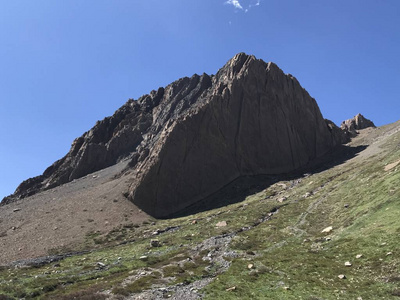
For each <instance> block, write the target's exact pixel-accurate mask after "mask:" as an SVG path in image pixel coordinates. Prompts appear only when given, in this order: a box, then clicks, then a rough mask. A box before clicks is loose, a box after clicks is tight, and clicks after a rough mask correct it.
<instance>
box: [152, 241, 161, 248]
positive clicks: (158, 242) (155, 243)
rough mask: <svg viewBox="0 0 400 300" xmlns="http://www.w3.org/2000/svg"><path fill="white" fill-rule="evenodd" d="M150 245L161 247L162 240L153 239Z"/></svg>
mask: <svg viewBox="0 0 400 300" xmlns="http://www.w3.org/2000/svg"><path fill="white" fill-rule="evenodd" d="M150 245H151V246H152V247H161V242H160V241H159V240H151V241H150Z"/></svg>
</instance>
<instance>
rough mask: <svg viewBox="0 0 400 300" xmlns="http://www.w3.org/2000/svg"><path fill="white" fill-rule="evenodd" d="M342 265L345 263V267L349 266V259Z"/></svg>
mask: <svg viewBox="0 0 400 300" xmlns="http://www.w3.org/2000/svg"><path fill="white" fill-rule="evenodd" d="M344 265H345V266H346V267H351V266H352V264H351V262H349V261H346V262H345V263H344Z"/></svg>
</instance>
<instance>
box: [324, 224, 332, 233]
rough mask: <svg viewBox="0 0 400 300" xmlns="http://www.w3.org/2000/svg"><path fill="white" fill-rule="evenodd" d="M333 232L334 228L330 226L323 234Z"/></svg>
mask: <svg viewBox="0 0 400 300" xmlns="http://www.w3.org/2000/svg"><path fill="white" fill-rule="evenodd" d="M332 230H333V227H332V226H329V227H326V228H325V229H324V230H322V231H321V233H330V232H332Z"/></svg>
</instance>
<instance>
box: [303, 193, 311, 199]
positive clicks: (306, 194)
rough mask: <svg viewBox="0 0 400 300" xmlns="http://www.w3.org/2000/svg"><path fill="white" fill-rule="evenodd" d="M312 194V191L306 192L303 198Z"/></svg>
mask: <svg viewBox="0 0 400 300" xmlns="http://www.w3.org/2000/svg"><path fill="white" fill-rule="evenodd" d="M311 195H312V194H311V193H310V192H307V193H305V194H304V196H303V198H308V197H310V196H311Z"/></svg>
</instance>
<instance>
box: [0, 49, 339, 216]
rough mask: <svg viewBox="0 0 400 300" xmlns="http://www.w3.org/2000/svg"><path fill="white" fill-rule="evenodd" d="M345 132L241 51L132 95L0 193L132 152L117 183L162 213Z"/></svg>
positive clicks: (46, 182) (286, 162)
mask: <svg viewBox="0 0 400 300" xmlns="http://www.w3.org/2000/svg"><path fill="white" fill-rule="evenodd" d="M345 139H346V137H345V136H344V135H343V133H342V131H341V130H339V128H338V127H337V126H336V125H334V124H333V123H332V122H330V121H328V120H324V119H323V117H322V115H321V112H320V110H319V108H318V105H317V103H316V102H315V100H314V99H313V98H311V97H310V95H309V94H308V93H307V92H306V91H305V90H304V89H303V88H302V87H301V86H300V84H299V82H298V81H297V80H296V78H294V77H293V76H292V75H286V74H284V73H283V72H282V70H280V69H279V68H278V67H277V66H276V65H275V64H273V63H265V62H263V61H262V60H258V59H256V58H255V57H254V56H248V55H246V54H244V53H240V54H238V55H236V56H235V57H234V58H232V59H231V60H230V61H229V62H228V63H227V64H226V65H225V66H224V67H223V68H222V69H220V70H219V71H218V73H217V74H216V75H215V76H209V75H207V74H203V75H201V76H199V75H194V76H192V77H191V78H187V77H186V78H182V79H179V80H178V81H176V82H174V83H172V84H170V85H168V86H167V87H165V88H160V89H158V90H157V91H152V92H151V93H150V94H149V95H145V96H143V97H141V98H140V99H139V100H137V101H134V100H129V101H128V102H127V103H126V104H125V105H124V106H122V107H121V108H120V109H119V110H117V111H116V112H115V114H114V115H113V116H112V117H109V118H106V119H104V120H103V121H100V122H98V123H97V124H96V125H95V126H94V127H93V128H92V129H91V130H90V131H88V132H86V133H85V134H83V135H82V136H81V137H80V138H78V139H76V140H75V141H74V142H73V144H72V147H71V150H70V151H69V153H68V154H67V155H66V156H65V157H64V158H62V159H61V160H59V161H57V162H55V163H54V164H53V165H52V166H50V167H49V168H48V169H47V170H46V171H45V172H44V174H43V175H41V176H38V177H35V178H32V179H28V180H27V181H25V182H23V183H22V184H21V185H20V186H19V187H18V188H17V190H16V192H15V193H14V194H13V195H11V196H10V197H8V198H6V199H5V201H3V203H7V202H8V201H12V200H14V199H18V198H23V197H26V196H28V195H31V194H34V193H37V192H38V191H41V190H44V189H49V188H52V187H55V186H57V185H60V184H63V183H66V182H69V181H71V180H73V179H76V178H79V177H82V176H84V175H86V174H89V173H91V172H94V171H96V170H99V169H102V168H105V167H107V166H110V165H112V164H115V163H117V162H118V161H119V160H121V159H123V158H126V157H128V158H129V159H130V163H129V172H130V173H131V174H134V176H133V177H134V178H135V179H134V180H133V181H132V183H131V186H130V188H129V191H121V192H127V194H129V197H130V199H131V200H132V201H133V202H134V203H136V204H137V205H138V206H139V207H141V208H142V209H143V210H144V211H146V212H148V213H149V214H151V215H153V216H156V217H165V216H168V215H169V214H172V213H174V212H177V211H179V210H181V209H183V208H185V207H187V206H189V205H191V204H194V203H196V202H197V201H200V200H202V199H204V198H205V197H207V196H209V195H210V194H213V193H215V192H216V191H218V190H219V189H221V188H222V187H223V186H225V185H226V184H228V183H230V182H231V181H233V180H235V179H236V178H238V177H240V176H245V175H258V174H282V173H287V172H290V171H293V170H295V169H298V168H300V167H302V166H305V165H307V164H308V163H310V162H311V161H313V160H314V159H316V158H318V157H320V156H322V155H324V154H325V153H327V152H329V151H330V150H332V149H333V148H334V147H335V146H336V145H338V144H340V143H342V142H343V141H344V140H345ZM127 171H128V170H127Z"/></svg>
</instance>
